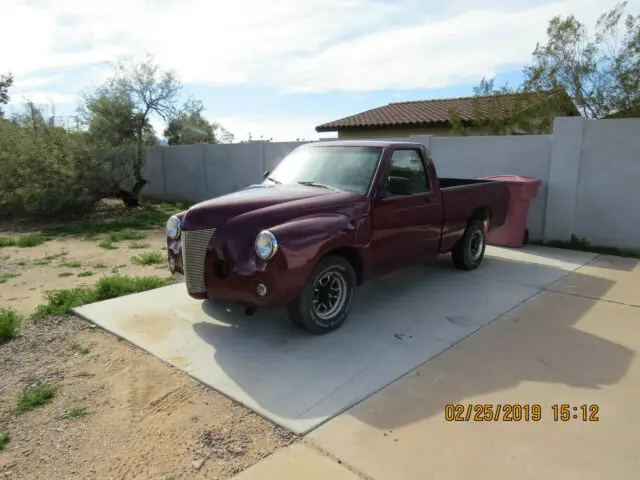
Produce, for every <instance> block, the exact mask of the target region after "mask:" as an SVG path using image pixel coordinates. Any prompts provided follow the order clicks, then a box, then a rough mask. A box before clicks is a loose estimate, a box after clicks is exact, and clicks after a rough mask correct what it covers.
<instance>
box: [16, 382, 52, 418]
mask: <svg viewBox="0 0 640 480" xmlns="http://www.w3.org/2000/svg"><path fill="white" fill-rule="evenodd" d="M57 391H58V389H57V388H56V387H53V386H51V385H47V384H39V385H35V386H32V387H27V388H26V389H25V390H24V392H23V393H22V397H20V401H19V402H18V412H20V413H24V412H29V411H31V410H33V409H34V408H36V407H39V406H40V405H44V404H45V403H48V402H50V401H51V399H52V398H53V397H55V396H56V392H57Z"/></svg>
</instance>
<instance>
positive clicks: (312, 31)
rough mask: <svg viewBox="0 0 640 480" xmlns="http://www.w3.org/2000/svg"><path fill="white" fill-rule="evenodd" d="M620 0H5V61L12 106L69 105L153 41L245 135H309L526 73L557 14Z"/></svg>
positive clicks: (167, 64)
mask: <svg viewBox="0 0 640 480" xmlns="http://www.w3.org/2000/svg"><path fill="white" fill-rule="evenodd" d="M616 3H617V1H616V0H614V1H610V0H555V1H554V0H528V1H525V0H493V1H491V2H478V1H472V0H429V1H427V0H323V1H320V0H279V1H278V2H264V1H259V0H231V1H221V0H108V1H104V0H100V1H98V0H3V1H2V4H3V5H2V19H1V20H0V25H2V33H3V47H2V48H1V49H0V73H6V72H9V71H10V72H11V73H13V75H14V77H15V83H14V87H13V88H12V89H11V90H10V94H11V96H12V103H11V105H10V106H9V108H8V109H7V110H9V111H10V112H11V111H16V109H19V108H20V107H21V104H22V102H24V100H25V99H29V100H32V101H34V102H36V103H39V104H44V105H47V108H48V109H49V111H53V110H54V111H55V114H56V115H62V116H69V115H73V114H74V112H75V109H76V107H77V104H78V101H79V94H80V92H82V91H90V90H91V89H92V88H95V87H96V86H98V85H100V84H101V83H103V82H104V81H105V80H106V79H108V78H109V76H110V74H111V72H112V71H113V66H114V64H115V63H116V62H117V61H119V60H125V61H127V60H128V61H135V60H136V59H140V58H143V56H144V55H146V54H151V55H152V56H153V58H154V59H155V61H156V63H158V64H159V65H161V67H162V68H165V69H173V70H175V71H176V72H177V74H178V77H179V78H180V80H181V82H182V84H183V85H184V88H183V94H184V95H185V97H186V96H187V95H192V96H195V97H198V98H200V99H201V100H202V101H203V103H204V106H205V108H206V110H205V112H204V114H205V116H206V117H207V118H208V119H209V120H215V121H217V122H220V123H221V124H222V125H223V126H224V127H225V128H226V129H227V130H229V131H230V132H231V133H233V134H234V135H235V137H236V141H241V140H247V139H248V137H249V135H251V137H252V138H253V139H260V138H263V139H273V141H289V140H295V139H298V138H300V139H306V140H312V139H316V138H321V137H327V136H332V134H318V133H316V132H315V126H316V125H319V124H322V123H325V122H329V121H332V120H336V119H338V118H342V117H344V116H348V115H353V114H356V113H359V112H361V111H364V110H368V109H371V108H375V107H379V106H382V105H386V104H388V103H391V102H399V101H406V100H424V99H431V98H450V97H457V96H467V95H471V94H472V93H473V86H475V85H477V84H478V83H479V81H480V79H481V78H482V77H483V76H486V77H495V79H496V83H497V85H502V84H504V83H505V82H508V83H509V84H511V85H514V86H515V85H518V84H519V83H520V82H521V79H522V78H521V71H522V67H523V65H525V64H527V63H529V62H530V60H531V53H532V51H533V50H534V48H535V46H536V42H544V41H545V38H546V28H547V25H548V21H549V20H550V19H551V18H552V17H553V16H555V15H569V14H574V15H576V16H577V17H578V18H579V19H580V20H581V21H582V22H584V23H586V24H587V25H593V24H594V22H595V20H596V19H597V17H598V16H599V15H600V14H601V13H602V12H604V11H606V10H608V9H610V8H612V7H613V6H615V4H616ZM627 11H628V12H632V13H638V12H639V11H640V0H630V1H629V6H628V9H627ZM9 42H11V43H9ZM12 44H13V45H12ZM152 123H153V124H154V126H155V128H156V132H157V133H158V134H159V136H161V133H162V129H163V122H162V121H161V120H160V119H153V121H152Z"/></svg>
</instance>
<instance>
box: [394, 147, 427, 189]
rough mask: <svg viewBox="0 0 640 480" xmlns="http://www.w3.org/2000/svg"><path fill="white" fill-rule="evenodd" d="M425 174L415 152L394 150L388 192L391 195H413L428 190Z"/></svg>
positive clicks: (420, 160) (418, 155)
mask: <svg viewBox="0 0 640 480" xmlns="http://www.w3.org/2000/svg"><path fill="white" fill-rule="evenodd" d="M428 185H429V184H428V182H427V174H426V173H425V171H424V165H423V164H422V158H420V154H419V153H418V152H417V150H396V151H394V152H393V154H392V155H391V165H390V168H389V186H390V188H389V190H390V193H391V194H393V195H413V194H415V193H425V192H426V191H427V190H428Z"/></svg>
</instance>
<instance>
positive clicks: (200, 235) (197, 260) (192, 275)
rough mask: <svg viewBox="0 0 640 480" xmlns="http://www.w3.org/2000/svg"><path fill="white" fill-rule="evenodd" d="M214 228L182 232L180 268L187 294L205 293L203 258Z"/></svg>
mask: <svg viewBox="0 0 640 480" xmlns="http://www.w3.org/2000/svg"><path fill="white" fill-rule="evenodd" d="M215 231H216V229H215V228H207V229H206V230H191V231H183V232H182V268H183V271H184V281H185V283H186V284H187V291H188V292H189V293H203V292H205V291H206V286H205V283H204V258H205V255H206V254H207V246H208V245H209V241H210V240H211V237H213V234H214V233H215Z"/></svg>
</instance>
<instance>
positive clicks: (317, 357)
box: [193, 252, 633, 428]
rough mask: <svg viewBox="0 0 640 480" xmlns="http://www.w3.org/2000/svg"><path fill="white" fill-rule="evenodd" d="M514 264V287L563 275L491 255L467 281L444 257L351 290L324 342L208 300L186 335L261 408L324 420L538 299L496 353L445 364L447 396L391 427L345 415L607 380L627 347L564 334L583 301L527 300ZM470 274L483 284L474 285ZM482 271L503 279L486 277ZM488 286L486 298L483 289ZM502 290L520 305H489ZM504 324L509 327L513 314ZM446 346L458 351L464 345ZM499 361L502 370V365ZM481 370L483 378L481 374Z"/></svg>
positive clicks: (433, 394)
mask: <svg viewBox="0 0 640 480" xmlns="http://www.w3.org/2000/svg"><path fill="white" fill-rule="evenodd" d="M536 254H538V253H537V252H536ZM518 269H519V270H520V271H524V272H525V273H524V274H522V273H520V274H519V276H518V278H523V279H524V285H531V282H527V278H529V279H535V278H539V279H544V281H545V282H548V284H549V285H550V284H551V283H553V282H554V281H556V280H554V279H560V278H562V277H564V276H566V275H567V274H569V273H570V272H567V271H566V270H563V269H560V268H557V267H553V266H547V265H540V264H534V263H527V262H517V261H512V260H506V259H499V258H495V257H493V258H490V259H487V262H486V263H485V264H484V265H483V266H482V267H481V268H480V269H478V271H477V272H476V274H474V275H473V276H474V278H475V281H470V277H471V276H472V275H469V272H461V271H457V270H454V269H453V268H452V267H451V266H450V264H448V265H447V261H446V257H444V258H439V259H438V260H436V261H435V262H434V264H433V265H431V266H427V267H424V266H421V267H411V268H407V269H404V270H402V271H399V272H395V273H393V274H390V275H387V276H384V277H381V278H379V279H377V280H375V281H373V282H371V283H369V284H368V285H365V286H363V287H361V288H360V289H358V291H357V293H356V300H355V302H354V307H353V311H352V315H351V317H350V319H349V321H348V322H347V323H346V324H345V325H344V326H343V327H342V328H341V329H339V330H337V331H335V332H333V333H331V334H328V335H324V336H319V337H318V336H312V335H308V334H306V333H304V332H301V331H300V330H298V329H296V328H294V327H292V326H291V325H290V324H289V323H288V321H287V318H286V313H285V312H284V311H283V310H273V311H266V310H258V311H257V312H256V314H255V315H254V316H251V317H248V316H245V315H244V309H243V308H242V307H240V306H236V305H233V304H229V303H226V302H217V301H205V302H203V304H202V305H203V307H202V308H203V311H204V312H205V313H206V314H207V315H208V316H210V317H212V319H215V323H214V322H200V323H196V324H194V325H193V328H194V330H195V332H196V333H197V335H198V336H199V337H200V338H202V339H203V340H204V341H205V342H207V343H209V344H210V345H212V346H213V347H215V353H214V356H215V360H216V363H217V364H218V365H219V366H220V368H221V369H223V370H224V371H225V373H226V374H227V375H228V376H229V377H230V378H231V379H232V380H233V382H235V383H236V384H237V385H238V386H239V387H241V388H242V389H243V390H244V392H245V393H246V394H247V395H248V396H249V397H250V398H251V399H252V400H253V401H254V402H255V403H257V404H258V405H260V406H261V407H262V408H263V409H264V410H266V411H268V412H270V413H271V414H275V415H277V416H281V417H283V418H292V417H293V418H296V419H310V420H313V419H318V417H327V418H325V420H326V419H328V418H331V417H333V416H335V415H337V414H338V413H341V412H342V411H344V410H345V409H347V408H349V407H351V406H353V405H354V404H356V403H358V402H359V401H361V400H363V399H365V398H367V397H368V396H370V395H372V394H373V393H375V392H376V391H378V390H380V389H382V388H383V387H385V386H387V385H389V384H390V383H392V382H393V381H395V380H397V379H398V378H400V377H402V376H403V375H405V374H407V373H409V372H411V371H412V370H414V369H415V368H416V367H418V366H420V365H421V364H423V363H424V362H426V361H428V360H430V359H431V358H433V357H434V356H437V355H439V354H440V353H442V352H443V351H444V350H447V349H448V348H449V347H451V346H452V345H455V344H456V343H458V342H460V341H461V340H463V339H464V338H465V337H467V336H469V335H470V334H472V333H474V332H475V331H477V330H479V329H481V328H482V327H484V326H485V325H486V324H488V323H490V322H491V321H493V320H494V319H495V318H496V317H498V316H501V315H502V314H504V313H505V312H507V311H508V310H510V309H511V308H513V307H515V306H516V305H517V304H519V303H520V302H522V301H525V300H527V299H529V300H528V301H526V302H525V303H524V304H522V308H521V309H525V310H526V309H527V308H528V305H532V304H535V305H540V304H541V303H540V302H541V300H540V298H541V297H544V302H551V310H549V309H546V310H544V309H543V310H541V311H543V313H539V314H538V315H537V316H535V315H534V317H535V318H534V319H531V318H529V319H528V320H527V329H524V330H522V331H520V330H518V329H513V331H512V332H511V333H510V334H509V335H508V336H507V338H506V339H505V342H507V343H505V345H506V347H505V348H504V349H503V348H500V346H499V345H498V346H496V345H493V346H492V347H491V348H490V349H489V351H484V350H483V351H482V352H481V354H478V356H477V357H470V358H468V361H466V362H465V363H463V364H461V365H457V366H456V368H458V369H460V372H459V374H460V376H461V378H462V377H464V385H461V386H460V387H459V388H458V389H456V390H455V391H456V396H455V397H452V396H451V394H450V392H449V393H446V391H445V390H443V392H444V393H442V394H440V393H439V387H438V384H437V383H436V384H434V385H430V386H428V387H425V389H424V391H423V392H422V393H421V395H424V396H425V399H424V400H426V399H427V398H428V399H429V401H422V400H421V399H420V398H413V399H411V401H410V402H408V403H407V405H406V406H405V408H404V410H405V413H404V414H401V415H395V416H393V419H392V420H390V419H385V418H384V415H383V416H380V414H379V412H376V411H368V410H367V409H366V408H364V409H355V410H354V411H353V414H354V415H356V416H357V417H358V418H359V419H361V420H362V421H364V422H366V423H369V424H371V425H373V426H376V427H380V428H394V427H398V426H400V425H403V424H408V423H413V422H415V421H417V420H419V419H423V418H426V417H430V416H432V415H439V414H441V413H442V409H443V407H444V405H445V404H448V403H456V402H462V401H463V400H464V398H467V397H471V396H474V395H478V394H485V393H489V392H495V391H500V390H504V389H508V388H512V387H514V386H516V385H518V384H519V383H520V382H523V381H534V382H551V383H560V384H565V385H567V386H572V387H581V388H587V389H598V388H600V387H601V386H603V385H611V384H614V383H616V382H618V381H619V380H620V378H621V377H622V376H624V374H625V372H626V370H627V369H628V367H629V364H630V362H631V359H632V357H633V352H632V351H631V350H629V349H627V348H625V347H622V346H620V345H617V344H614V343H612V342H610V341H607V340H605V339H602V338H599V337H596V336H593V335H590V334H588V333H585V332H582V331H579V330H577V329H575V328H573V327H572V326H573V325H574V324H575V323H576V322H577V321H578V320H579V319H580V318H581V317H582V316H583V315H584V314H585V313H586V312H587V311H588V310H589V309H590V308H591V307H592V306H593V304H594V302H595V301H594V300H590V299H586V298H578V297H573V296H568V295H565V294H560V293H552V292H543V293H542V294H541V295H539V296H537V297H535V296H534V295H535V294H536V293H537V290H538V289H537V288H532V287H530V286H529V287H527V286H518V285H514V284H513V283H514V282H513V281H512V280H511V279H510V275H512V273H513V272H514V271H517V270H518ZM481 270H484V272H485V273H486V274H488V276H489V278H484V277H480V278H478V275H479V274H480V273H481ZM491 272H494V273H495V274H496V275H498V276H500V275H504V278H503V279H502V280H500V279H494V278H492V277H493V276H494V275H493V274H492V273H491ZM572 275H580V276H584V275H582V274H578V273H572ZM491 282H493V283H491ZM589 282H590V283H591V284H592V285H596V287H597V290H598V291H600V292H601V294H604V293H605V292H606V291H607V290H608V289H609V288H610V287H611V286H612V284H613V282H612V281H610V280H607V279H602V278H597V277H590V278H589ZM533 283H536V282H533ZM487 284H490V285H489V286H487ZM474 288H475V290H474ZM482 288H484V289H482ZM488 288H489V289H491V290H490V291H491V292H495V294H487V291H488V290H487V289H488ZM508 295H511V296H514V295H515V296H516V297H518V296H519V298H520V299H519V300H517V299H516V300H513V299H512V300H511V301H512V303H513V305H507V303H504V302H503V303H501V302H500V301H499V300H500V298H502V297H505V296H508ZM532 297H533V298H532ZM514 298H515V297H514ZM567 298H569V299H571V301H567V300H566V299H567ZM496 302H497V303H496ZM544 302H543V303H544ZM549 311H551V312H555V314H553V313H552V314H551V315H549ZM510 321H511V322H513V323H514V324H517V323H518V318H517V315H516V316H515V317H513V319H512V320H510ZM533 333H536V334H535V335H534V334H533ZM488 335H491V333H489V334H488ZM475 338H478V337H475ZM474 342H475V339H474ZM473 344H474V343H473V342H469V345H473ZM457 348H463V349H466V348H467V344H463V345H460V346H459V347H457ZM469 348H470V347H469ZM505 362H506V363H507V364H508V365H509V368H504V366H505ZM492 371H494V372H495V374H492V375H487V372H492ZM456 375H457V373H456ZM214 387H215V385H214ZM560 400H561V399H559V400H558V401H560ZM316 426H318V424H314V425H313V426H312V427H311V428H315V427H316Z"/></svg>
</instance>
